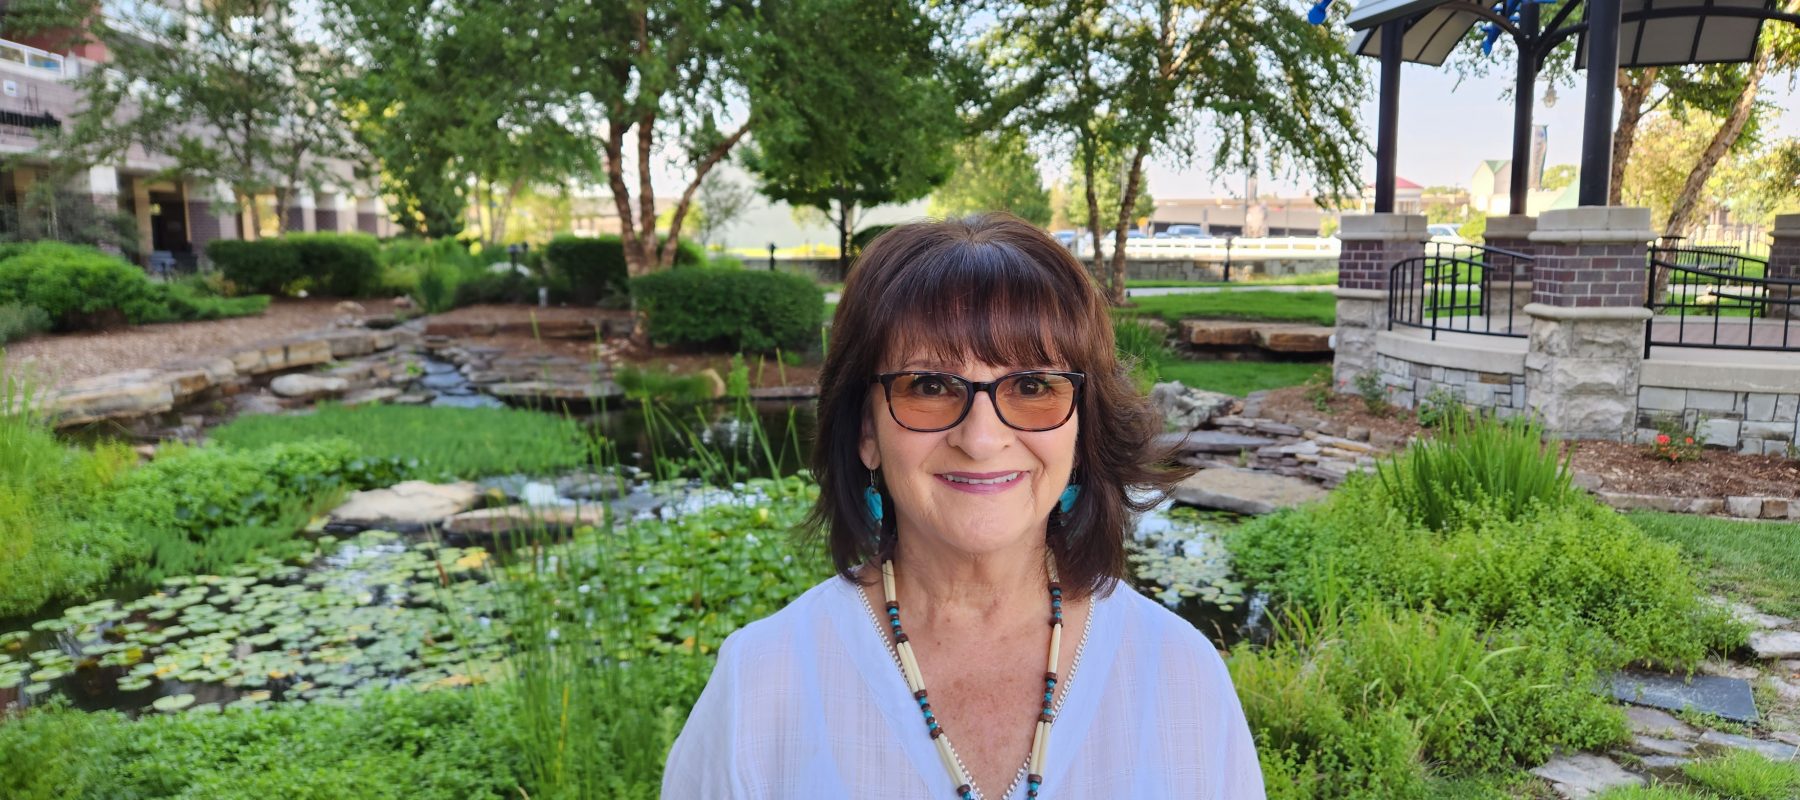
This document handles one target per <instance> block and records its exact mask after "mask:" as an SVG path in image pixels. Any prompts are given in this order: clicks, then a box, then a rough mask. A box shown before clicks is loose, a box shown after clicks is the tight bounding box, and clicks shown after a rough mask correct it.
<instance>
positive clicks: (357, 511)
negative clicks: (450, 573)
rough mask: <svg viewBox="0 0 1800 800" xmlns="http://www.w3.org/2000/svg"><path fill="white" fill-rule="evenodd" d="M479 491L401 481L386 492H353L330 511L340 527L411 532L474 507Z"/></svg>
mask: <svg viewBox="0 0 1800 800" xmlns="http://www.w3.org/2000/svg"><path fill="white" fill-rule="evenodd" d="M480 493H481V489H480V487H478V486H476V485H475V484H473V483H469V482H467V481H462V482H458V483H449V484H442V483H428V482H426V481H405V482H403V483H397V484H394V485H393V486H390V487H388V488H386V489H372V490H369V491H366V492H355V493H352V494H351V495H350V498H349V499H348V500H345V501H344V504H343V505H340V506H338V507H337V508H336V509H333V510H332V512H331V520H332V521H333V522H336V523H339V524H342V525H355V526H361V527H369V528H386V529H389V530H401V531H413V530H419V529H423V528H426V527H430V526H433V525H437V524H439V523H441V522H443V521H444V520H445V519H446V518H448V517H450V516H451V515H453V514H457V513H459V512H462V511H465V510H468V509H469V508H470V507H471V506H473V505H475V500H476V498H478V497H479V496H480Z"/></svg>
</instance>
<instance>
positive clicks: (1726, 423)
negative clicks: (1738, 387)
mask: <svg viewBox="0 0 1800 800" xmlns="http://www.w3.org/2000/svg"><path fill="white" fill-rule="evenodd" d="M1676 419H1679V420H1681V426H1682V429H1683V430H1686V431H1687V432H1689V433H1692V434H1694V437H1695V438H1696V439H1699V440H1700V442H1701V443H1703V444H1709V445H1714V446H1718V447H1724V448H1727V449H1730V450H1735V451H1737V452H1740V453H1749V454H1752V455H1754V454H1759V453H1769V454H1776V455H1787V454H1789V452H1790V450H1789V448H1790V447H1792V446H1793V445H1794V443H1795V442H1796V441H1800V421H1797V420H1800V394H1780V393H1775V392H1731V391H1720V390H1716V389H1689V388H1680V387H1672V386H1642V387H1639V389H1638V400H1637V440H1638V441H1639V442H1649V441H1652V440H1654V439H1655V438H1656V434H1657V424H1658V422H1659V421H1668V422H1673V421H1674V420H1676Z"/></svg>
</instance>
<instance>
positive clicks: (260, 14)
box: [26, 0, 351, 232]
mask: <svg viewBox="0 0 1800 800" xmlns="http://www.w3.org/2000/svg"><path fill="white" fill-rule="evenodd" d="M26 5H29V6H32V7H33V11H34V14H36V15H38V16H36V20H35V21H36V24H40V25H44V26H45V27H46V28H54V29H57V30H66V31H80V32H81V33H77V34H71V36H76V37H82V38H85V39H87V40H90V41H94V42H98V43H99V44H102V45H104V46H105V47H106V49H107V50H108V52H109V53H110V58H109V61H108V63H107V65H106V68H105V69H97V70H89V71H87V72H85V73H84V74H82V75H80V76H79V77H77V78H76V79H75V86H74V88H75V92H76V94H77V95H78V96H82V97H83V98H84V100H85V105H84V106H83V107H82V109H81V110H80V111H79V112H78V113H77V114H76V115H75V116H74V117H73V118H72V120H71V124H70V125H68V126H65V127H64V128H63V129H61V130H60V131H59V132H57V133H53V134H50V135H48V136H46V137H45V138H44V139H43V140H42V143H41V144H40V147H39V153H40V155H43V156H45V157H47V158H49V159H50V160H51V161H52V163H53V164H54V165H56V167H57V170H58V171H59V172H63V173H64V174H68V173H69V172H72V171H73V170H76V169H81V168H85V167H87V166H90V165H94V164H103V163H117V162H119V161H122V160H123V159H124V157H125V154H126V152H127V151H128V149H129V148H130V147H132V146H133V145H141V146H142V147H144V148H145V149H146V150H149V151H152V152H158V153H162V154H164V155H167V156H168V157H169V158H170V159H172V160H173V162H174V166H172V167H171V168H169V169H167V170H164V171H163V175H164V176H167V177H174V176H180V177H184V178H186V179H189V180H193V181H196V182H200V183H213V182H216V183H218V184H221V185H223V186H226V187H228V188H229V190H230V192H231V193H232V195H233V197H232V198H231V199H232V200H234V201H235V202H236V204H237V205H238V206H239V207H240V208H249V209H250V213H251V226H252V227H253V228H256V229H261V228H263V227H264V225H263V221H262V219H261V210H260V208H259V205H258V204H257V203H255V202H253V201H254V199H255V197H256V196H257V195H259V194H263V193H272V194H274V196H275V201H276V202H275V207H276V209H277V213H276V215H275V216H276V219H274V220H272V222H273V227H274V229H275V230H276V231H278V232H279V231H280V230H281V229H282V227H283V225H284V223H285V220H284V219H283V216H284V215H283V214H281V213H280V212H279V210H280V209H284V208H287V207H289V206H290V205H291V201H292V199H293V197H294V196H295V194H296V193H298V192H301V191H305V190H308V189H317V188H319V187H320V186H321V185H322V184H324V183H325V182H327V181H329V180H331V179H332V178H333V175H332V173H331V169H330V166H331V165H330V161H331V160H333V159H340V158H345V157H347V156H349V155H350V154H351V148H350V143H349V141H348V137H347V136H346V135H345V133H344V126H343V125H342V124H341V115H340V113H339V100H338V97H337V94H336V91H335V85H334V79H335V77H336V76H337V75H339V74H340V73H341V72H342V71H343V65H342V63H341V60H340V59H339V57H338V56H337V55H336V54H335V53H334V52H333V51H332V50H331V49H329V48H323V47H320V46H318V44H317V43H316V42H314V41H312V40H310V39H309V38H308V37H307V36H306V35H305V34H303V33H302V21H301V20H300V19H299V18H298V16H299V14H298V4H297V3H296V2H294V1H293V0H211V1H210V2H207V3H197V4H173V5H169V6H164V5H161V4H156V3H145V4H142V5H139V6H134V7H131V8H130V9H129V10H121V11H119V12H118V13H117V14H93V13H92V10H93V4H92V3H91V2H87V0H35V2H31V3H27V4H26Z"/></svg>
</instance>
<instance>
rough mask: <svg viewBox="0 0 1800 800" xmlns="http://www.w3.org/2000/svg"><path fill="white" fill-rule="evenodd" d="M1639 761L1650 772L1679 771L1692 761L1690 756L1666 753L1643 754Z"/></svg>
mask: <svg viewBox="0 0 1800 800" xmlns="http://www.w3.org/2000/svg"><path fill="white" fill-rule="evenodd" d="M1639 761H1642V762H1643V764H1644V769H1647V770H1650V771H1652V772H1679V771H1681V768H1682V767H1685V766H1687V765H1689V764H1691V763H1693V762H1694V760H1693V759H1691V758H1685V757H1683V756H1666V755H1654V756H1644V757H1643V758H1641V759H1639Z"/></svg>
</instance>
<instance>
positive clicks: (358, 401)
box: [339, 386, 400, 406]
mask: <svg viewBox="0 0 1800 800" xmlns="http://www.w3.org/2000/svg"><path fill="white" fill-rule="evenodd" d="M399 396H400V390H399V389H396V388H394V387H392V386H380V387H376V388H373V389H363V390H361V391H355V392H351V393H349V394H347V395H344V399H343V400H341V401H339V402H340V403H342V404H344V405H346V406H360V405H367V404H369V403H386V402H388V401H391V400H393V399H394V398H396V397H399Z"/></svg>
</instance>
